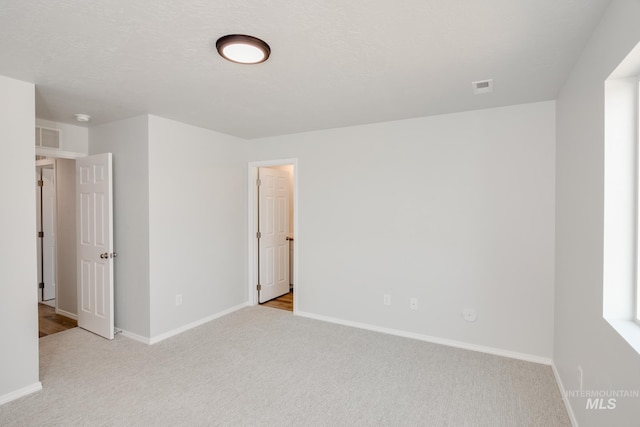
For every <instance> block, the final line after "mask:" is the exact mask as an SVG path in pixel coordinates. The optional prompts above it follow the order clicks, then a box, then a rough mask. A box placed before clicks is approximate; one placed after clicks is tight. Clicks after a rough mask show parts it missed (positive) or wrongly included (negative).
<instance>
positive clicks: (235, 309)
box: [149, 302, 249, 345]
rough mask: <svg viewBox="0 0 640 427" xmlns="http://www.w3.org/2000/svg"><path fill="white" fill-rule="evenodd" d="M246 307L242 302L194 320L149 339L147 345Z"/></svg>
mask: <svg viewBox="0 0 640 427" xmlns="http://www.w3.org/2000/svg"><path fill="white" fill-rule="evenodd" d="M248 305H249V303H248V302H244V303H242V304H240V305H236V306H235V307H231V308H228V309H226V310H224V311H221V312H219V313H216V314H212V315H211V316H207V317H205V318H204V319H200V320H196V321H195V322H191V323H189V324H187V325H184V326H181V327H179V328H176V329H174V330H172V331H169V332H165V333H164V334H160V335H157V336H155V337H153V338H151V339H149V344H151V345H153V344H157V343H159V342H160V341H164V340H166V339H167V338H171V337H174V336H176V335H178V334H181V333H183V332H185V331H188V330H189V329H193V328H196V327H198V326H200V325H204V324H205V323H207V322H211V321H212V320H215V319H218V318H220V317H222V316H226V315H227V314H231V313H233V312H234V311H238V310H240V309H242V308H245V307H247V306H248Z"/></svg>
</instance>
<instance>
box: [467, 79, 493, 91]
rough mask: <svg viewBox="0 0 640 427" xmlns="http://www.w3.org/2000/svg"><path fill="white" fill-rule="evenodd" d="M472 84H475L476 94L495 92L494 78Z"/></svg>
mask: <svg viewBox="0 0 640 427" xmlns="http://www.w3.org/2000/svg"><path fill="white" fill-rule="evenodd" d="M471 85H472V86H473V94H474V95H480V94H483V93H491V92H493V79H489V80H480V81H477V82H472V83H471Z"/></svg>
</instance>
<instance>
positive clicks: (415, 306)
mask: <svg viewBox="0 0 640 427" xmlns="http://www.w3.org/2000/svg"><path fill="white" fill-rule="evenodd" d="M409 308H411V310H417V309H418V298H411V299H410V300H409Z"/></svg>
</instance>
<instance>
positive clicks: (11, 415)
mask: <svg viewBox="0 0 640 427" xmlns="http://www.w3.org/2000/svg"><path fill="white" fill-rule="evenodd" d="M40 354H41V357H40V366H41V368H40V369H41V370H40V378H41V381H42V384H43V387H44V389H43V390H42V391H40V392H38V393H36V394H33V395H30V396H27V397H25V398H22V399H20V400H17V401H14V402H10V403H7V404H5V405H3V406H0V425H2V426H94V425H95V426H120V425H136V426H151V425H154V426H183V425H184V426H210V425H213V426H343V425H349V426H456V427H457V426H492V427H494V426H510V427H511V426H570V425H571V424H570V421H569V418H568V416H567V413H566V410H565V408H564V406H563V403H562V397H561V394H560V391H559V390H558V387H557V385H556V383H555V381H554V378H553V374H552V372H551V368H550V367H549V366H544V365H539V364H535V363H528V362H523V361H518V360H511V359H507V358H503V357H498V356H492V355H487V354H482V353H476V352H472V351H466V350H461V349H456V348H451V347H445V346H440V345H436V344H430V343H425V342H421V341H415V340H411V339H406V338H400V337H395V336H390V335H384V334H379V333H375V332H370V331H364V330H359V329H353V328H348V327H344V326H339V325H334V324H330V323H324V322H320V321H316V320H311V319H305V318H301V317H294V316H293V315H292V314H291V313H290V312H286V311H283V310H277V309H272V308H267V307H249V308H245V309H242V310H240V311H238V312H235V313H232V314H230V315H228V316H225V317H223V318H220V319H217V320H214V321H212V322H209V323H207V324H205V325H203V326H200V327H198V328H196V329H193V330H190V331H188V332H185V333H183V334H181V335H179V336H176V337H174V338H171V339H168V340H166V341H163V342H160V343H158V344H156V345H154V346H147V345H144V344H140V343H138V342H135V341H132V340H130V339H127V338H125V337H122V336H117V337H116V339H115V340H114V341H111V342H110V341H107V340H105V339H102V338H99V337H97V336H95V335H93V334H91V333H89V332H86V331H84V330H82V329H79V328H75V329H71V330H68V331H66V332H61V333H59V334H55V335H51V336H47V337H44V338H42V339H41V340H40Z"/></svg>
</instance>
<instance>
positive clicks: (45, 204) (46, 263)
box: [42, 168, 56, 301]
mask: <svg viewBox="0 0 640 427" xmlns="http://www.w3.org/2000/svg"><path fill="white" fill-rule="evenodd" d="M42 181H43V185H42V231H43V232H44V237H43V239H42V246H43V252H42V255H43V257H44V259H43V267H44V271H43V277H42V279H43V280H42V281H43V283H44V297H43V300H44V301H50V300H53V299H55V298H56V182H55V171H54V170H53V168H43V169H42Z"/></svg>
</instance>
